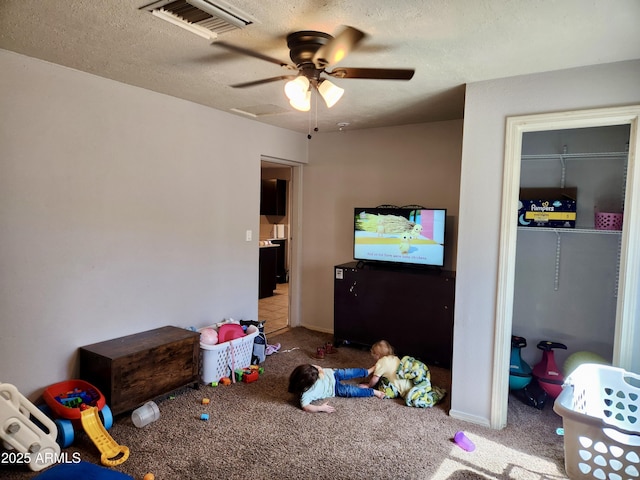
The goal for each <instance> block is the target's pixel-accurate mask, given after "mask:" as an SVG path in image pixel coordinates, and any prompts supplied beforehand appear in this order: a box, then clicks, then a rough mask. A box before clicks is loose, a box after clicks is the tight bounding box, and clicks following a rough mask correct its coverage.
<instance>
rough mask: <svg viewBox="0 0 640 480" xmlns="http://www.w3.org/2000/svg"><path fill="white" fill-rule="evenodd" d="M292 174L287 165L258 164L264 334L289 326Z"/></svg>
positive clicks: (260, 305)
mask: <svg viewBox="0 0 640 480" xmlns="http://www.w3.org/2000/svg"><path fill="white" fill-rule="evenodd" d="M292 173H293V167H291V166H290V165H286V164H281V163H274V162H271V161H266V160H262V161H261V164H260V176H261V199H260V238H259V248H260V255H259V259H260V260H259V261H260V268H259V272H260V273H259V275H260V288H259V296H258V318H259V320H260V321H264V322H265V334H267V335H269V334H274V333H276V332H280V331H282V330H284V329H287V328H288V327H289V326H290V324H291V322H290V293H289V279H290V267H291V258H292V257H291V235H290V233H289V232H290V231H291V223H292V217H293V215H292V208H291V205H292V195H291V190H292V189H291V184H292V177H293V175H292Z"/></svg>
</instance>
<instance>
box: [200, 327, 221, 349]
mask: <svg viewBox="0 0 640 480" xmlns="http://www.w3.org/2000/svg"><path fill="white" fill-rule="evenodd" d="M200 343H204V344H205V345H215V344H216V343H218V332H216V329H215V328H210V327H207V328H203V329H202V330H201V331H200Z"/></svg>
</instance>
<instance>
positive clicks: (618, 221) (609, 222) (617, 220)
mask: <svg viewBox="0 0 640 480" xmlns="http://www.w3.org/2000/svg"><path fill="white" fill-rule="evenodd" d="M594 225H595V229H596V230H622V213H612V212H599V211H598V210H596V211H595V218H594Z"/></svg>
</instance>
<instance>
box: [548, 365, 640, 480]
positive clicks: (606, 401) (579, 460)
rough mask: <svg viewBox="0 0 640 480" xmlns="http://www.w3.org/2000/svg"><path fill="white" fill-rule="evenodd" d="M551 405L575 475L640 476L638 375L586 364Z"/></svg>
mask: <svg viewBox="0 0 640 480" xmlns="http://www.w3.org/2000/svg"><path fill="white" fill-rule="evenodd" d="M553 410H554V411H555V412H556V413H557V414H558V415H560V416H561V417H562V423H563V426H564V463H565V469H566V471H567V475H568V476H569V478H571V479H580V478H585V479H586V478H596V479H607V480H614V479H616V480H623V479H635V478H637V479H640V375H636V374H634V373H630V372H627V371H625V370H623V369H621V368H615V367H610V366H607V365H596V364H593V363H587V364H583V365H580V366H579V367H578V368H576V369H575V370H574V371H573V373H571V375H569V377H567V378H566V379H565V382H564V385H563V388H562V392H561V393H560V395H559V396H558V398H557V399H556V400H555V403H554V405H553Z"/></svg>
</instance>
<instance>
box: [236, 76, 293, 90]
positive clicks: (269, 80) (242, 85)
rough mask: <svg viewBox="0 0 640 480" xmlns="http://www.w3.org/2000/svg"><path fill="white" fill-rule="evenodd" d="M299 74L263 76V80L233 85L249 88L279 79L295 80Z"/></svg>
mask: <svg viewBox="0 0 640 480" xmlns="http://www.w3.org/2000/svg"><path fill="white" fill-rule="evenodd" d="M296 77H297V75H280V76H279V77H271V78H263V79H262V80H254V81H253V82H245V83H236V84H235V85H231V87H233V88H247V87H255V86H256V85H262V84H264V83H271V82H277V81H278V80H293V79H294V78H296Z"/></svg>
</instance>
